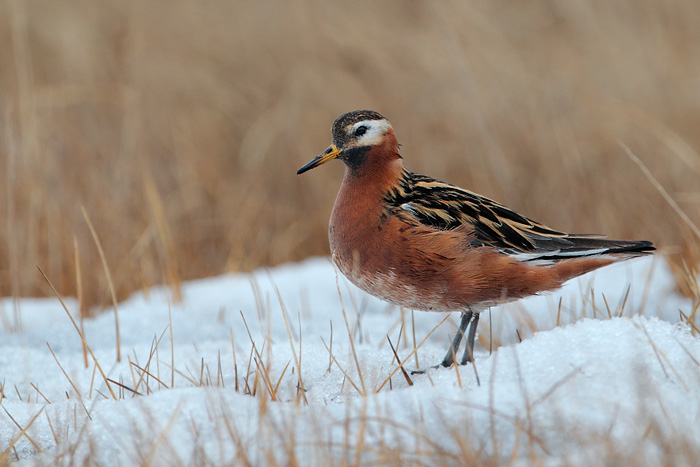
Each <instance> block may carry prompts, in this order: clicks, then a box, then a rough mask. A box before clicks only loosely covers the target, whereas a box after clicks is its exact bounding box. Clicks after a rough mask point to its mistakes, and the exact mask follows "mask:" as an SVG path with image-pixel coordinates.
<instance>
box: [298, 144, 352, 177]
mask: <svg viewBox="0 0 700 467" xmlns="http://www.w3.org/2000/svg"><path fill="white" fill-rule="evenodd" d="M341 152H343V151H341V150H340V149H338V148H337V147H336V145H335V144H331V145H330V146H328V148H327V149H326V150H325V151H323V152H322V153H321V154H319V155H318V156H316V157H314V158H313V159H311V160H310V161H309V163H308V164H306V165H305V166H304V167H302V168H301V169H299V170H297V175H300V174H303V173H304V172H306V171H308V170H311V169H313V168H315V167H318V166H319V165H321V164H325V163H326V162H328V161H330V160H333V159H336V158H337V157H338V156H339V155H340V153H341Z"/></svg>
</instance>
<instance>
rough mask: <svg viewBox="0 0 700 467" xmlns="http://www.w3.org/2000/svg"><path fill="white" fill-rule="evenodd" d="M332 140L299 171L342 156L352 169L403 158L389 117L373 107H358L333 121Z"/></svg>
mask: <svg viewBox="0 0 700 467" xmlns="http://www.w3.org/2000/svg"><path fill="white" fill-rule="evenodd" d="M332 133H333V143H332V144H331V145H330V146H328V148H326V150H325V151H323V152H322V153H321V154H319V155H318V156H316V157H314V158H313V159H312V160H311V161H309V163H308V164H306V165H304V166H303V167H302V168H300V169H299V170H298V171H297V174H302V173H304V172H306V171H308V170H311V169H313V168H315V167H318V166H319V165H321V164H325V163H326V162H328V161H330V160H332V159H340V160H341V161H343V162H344V163H345V165H346V166H347V167H348V169H350V171H351V172H358V171H360V170H361V168H362V167H366V166H367V165H368V164H370V165H376V164H378V163H383V162H389V161H392V160H396V159H400V158H401V156H400V155H399V151H398V143H397V142H396V136H395V135H394V129H393V128H392V126H391V123H389V120H387V119H386V118H384V117H382V116H381V115H380V114H378V113H377V112H374V111H372V110H356V111H354V112H348V113H346V114H343V115H341V116H340V117H338V118H337V119H336V120H335V122H333V128H332Z"/></svg>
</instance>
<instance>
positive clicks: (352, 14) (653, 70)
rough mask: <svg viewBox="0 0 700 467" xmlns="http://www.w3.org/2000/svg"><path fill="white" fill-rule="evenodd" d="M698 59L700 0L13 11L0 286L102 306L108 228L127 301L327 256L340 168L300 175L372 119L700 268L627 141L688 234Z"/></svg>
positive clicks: (478, 172)
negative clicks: (354, 121) (364, 117)
mask: <svg viewBox="0 0 700 467" xmlns="http://www.w3.org/2000/svg"><path fill="white" fill-rule="evenodd" d="M698 51H700V2H697V1H694V0H658V1H644V0H642V1H640V0H618V1H615V2H600V1H587V0H567V1H557V0H544V1H536V2H535V1H522V2H508V1H493V0H469V1H443V2H418V1H387V2H373V1H355V2H343V3H337V4H336V3H335V2H333V3H331V2H325V1H321V0H302V1H298V2H282V1H265V0H263V1H230V0H229V1H221V0H200V1H197V2H193V1H185V0H167V1H165V0H148V1H137V0H131V1H129V0H127V1H124V0H118V1H117V0H102V1H94V0H63V1H61V2H56V1H54V0H33V1H31V2H29V1H25V0H2V1H0V70H1V72H0V180H1V182H0V186H1V187H2V189H1V190H0V200H1V202H0V293H1V294H2V295H3V296H8V295H12V296H33V295H47V294H50V293H51V292H50V289H49V287H48V285H47V284H46V282H45V281H44V279H43V278H42V277H41V275H40V273H39V272H38V271H37V269H36V265H38V266H40V267H41V268H42V270H44V271H45V272H46V274H47V276H48V277H49V278H50V279H51V281H52V282H53V283H54V284H55V285H56V287H57V288H58V290H59V291H60V292H61V293H62V294H66V295H72V296H78V297H79V299H80V301H81V303H82V306H83V309H84V310H88V309H92V310H96V309H99V307H100V306H105V305H108V304H110V303H111V298H110V292H109V287H108V279H107V275H106V273H105V266H104V265H103V261H102V260H101V257H100V253H99V248H98V242H97V241H96V240H95V238H97V239H98V240H99V245H101V248H102V250H103V253H104V258H105V261H106V264H107V268H108V270H109V272H110V276H111V281H112V283H113V285H114V288H115V291H116V294H117V298H118V299H122V298H125V297H126V296H127V295H128V294H129V293H131V292H133V291H135V290H140V289H147V288H148V287H150V286H152V285H154V284H164V283H167V284H171V285H173V286H175V287H177V285H178V284H179V282H180V281H181V280H185V279H191V278H197V277H205V276H211V275H215V274H221V273H224V272H229V271H249V270H251V269H253V268H257V267H262V266H270V265H275V264H278V263H282V262H287V261H295V260H300V259H303V258H305V257H308V256H310V255H326V254H328V241H327V223H328V218H329V215H330V211H331V207H332V205H333V202H334V199H335V195H336V192H337V189H338V186H339V185H340V182H341V177H342V172H343V167H342V164H341V163H334V164H328V165H325V166H323V167H322V168H320V169H317V170H315V171H313V172H310V173H308V174H305V175H304V176H297V175H296V174H295V171H296V169H298V168H299V167H300V166H301V165H303V164H304V163H306V162H307V161H308V160H310V159H311V158H312V157H314V156H315V155H317V154H318V153H319V152H321V151H322V150H323V149H325V148H326V146H327V145H328V144H329V143H330V126H331V124H332V122H333V120H334V119H335V118H336V117H337V116H338V115H340V114H342V113H344V112H346V111H350V110H355V109H363V108H367V109H373V110H377V111H379V112H380V113H382V114H383V115H385V116H386V117H387V118H389V119H390V120H391V122H392V124H393V125H394V128H395V129H396V132H397V135H398V138H399V141H400V142H401V144H402V154H403V156H404V158H405V161H406V164H407V166H408V167H409V168H410V169H411V170H413V171H415V172H420V173H426V174H429V175H431V176H434V177H436V178H439V179H443V180H446V181H449V182H451V183H454V184H457V185H460V186H463V187H465V188H469V189H471V190H473V191H477V192H479V193H482V194H484V195H486V196H489V197H492V198H495V199H496V200H498V201H500V202H502V203H504V204H506V205H507V206H509V207H511V208H514V209H516V210H518V211H520V212H522V213H524V214H526V215H528V216H529V217H532V218H534V219H537V220H539V221H541V222H544V223H545V224H548V225H550V226H552V227H555V228H557V229H562V230H567V231H573V232H585V233H590V232H602V233H606V234H608V235H609V236H611V237H620V238H630V239H649V240H653V241H654V242H655V243H657V244H658V246H659V247H661V248H662V250H663V251H664V252H665V253H667V254H668V255H670V257H671V259H672V261H673V263H674V264H675V265H676V268H677V270H678V271H683V270H684V268H687V267H688V266H684V262H685V263H686V264H687V265H691V266H690V267H691V269H692V267H693V266H692V265H697V264H698V262H699V261H700V254H698V238H697V237H696V236H694V234H693V233H692V230H691V228H689V227H688V224H687V223H686V222H683V221H681V218H680V217H679V215H678V214H677V212H676V211H675V210H674V208H672V206H671V204H670V203H669V202H668V200H666V199H664V197H663V196H662V195H661V194H660V192H659V190H658V189H657V187H656V186H655V185H654V184H652V183H651V182H650V181H649V179H648V178H647V177H646V176H645V175H644V173H643V171H642V170H641V169H640V167H639V166H638V165H637V164H636V163H635V162H633V160H632V159H631V158H630V157H629V156H628V155H627V154H626V152H625V150H624V149H623V148H622V146H621V145H620V143H624V145H626V146H628V147H629V149H630V150H631V152H633V153H634V154H635V155H636V156H637V157H638V158H639V159H641V161H642V162H643V164H645V166H646V167H648V170H649V171H650V172H651V174H653V176H654V177H655V178H656V179H657V180H658V182H659V183H660V184H661V185H662V186H663V187H664V188H665V189H666V190H667V192H668V194H669V195H670V196H671V197H672V198H673V199H674V200H675V202H676V203H677V204H678V206H679V207H680V209H682V210H683V211H684V212H685V213H687V215H688V216H689V219H690V220H691V221H692V222H694V223H695V224H696V225H697V224H698V221H699V218H700V155H699V153H700V53H699V52H698ZM90 224H91V225H92V226H93V227H94V234H93V233H91V229H90ZM686 272H687V271H686ZM679 277H687V274H686V275H685V276H684V275H683V274H679ZM679 286H680V288H681V289H682V288H683V280H682V279H679ZM95 306H97V308H94V307H95Z"/></svg>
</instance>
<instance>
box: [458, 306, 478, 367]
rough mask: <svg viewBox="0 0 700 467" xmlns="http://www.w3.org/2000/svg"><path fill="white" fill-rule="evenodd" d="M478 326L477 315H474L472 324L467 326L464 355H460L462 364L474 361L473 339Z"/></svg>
mask: <svg viewBox="0 0 700 467" xmlns="http://www.w3.org/2000/svg"><path fill="white" fill-rule="evenodd" d="M478 325H479V313H474V319H473V320H472V324H470V325H469V336H468V337H467V345H466V347H465V348H464V355H462V363H461V365H464V364H466V363H469V362H471V361H472V360H473V359H474V338H475V337H476V328H477V326H478Z"/></svg>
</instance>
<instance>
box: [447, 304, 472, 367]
mask: <svg viewBox="0 0 700 467" xmlns="http://www.w3.org/2000/svg"><path fill="white" fill-rule="evenodd" d="M472 314H473V313H472V310H470V309H467V311H465V312H463V313H462V322H461V323H459V329H457V333H456V334H455V337H454V339H453V340H452V345H451V346H450V348H449V350H448V351H447V354H446V355H445V358H444V359H443V360H442V363H441V364H440V365H442V366H444V367H445V368H447V367H449V366H452V364H453V363H454V356H455V355H457V351H458V350H459V344H460V343H461V342H462V337H464V331H465V330H466V329H467V325H468V324H469V321H470V320H471V319H472ZM476 316H477V317H478V316H479V315H476Z"/></svg>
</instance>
